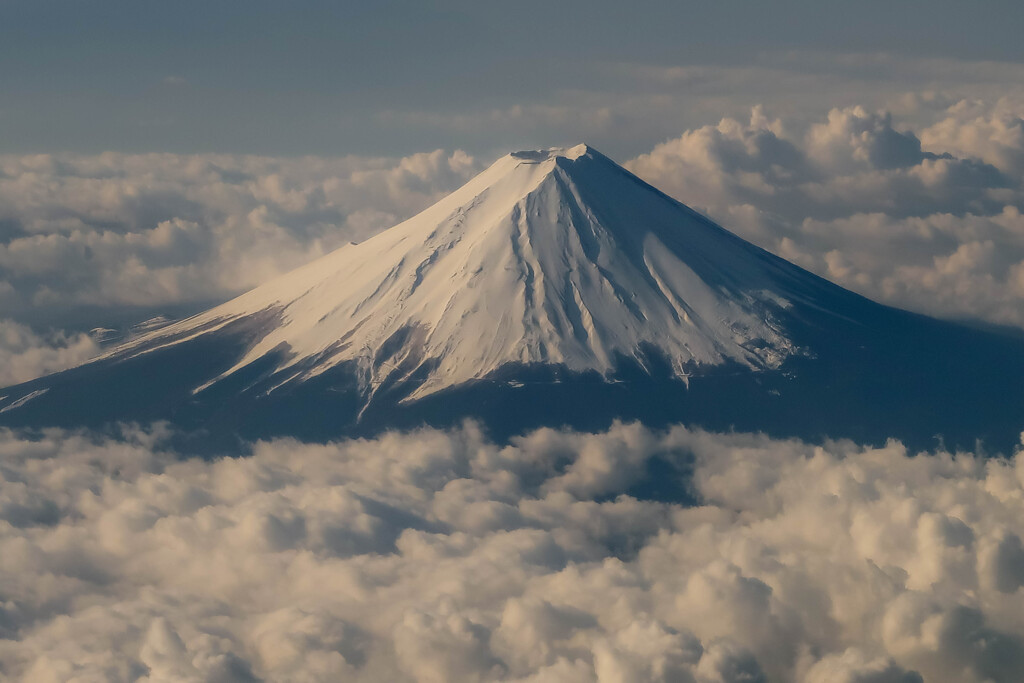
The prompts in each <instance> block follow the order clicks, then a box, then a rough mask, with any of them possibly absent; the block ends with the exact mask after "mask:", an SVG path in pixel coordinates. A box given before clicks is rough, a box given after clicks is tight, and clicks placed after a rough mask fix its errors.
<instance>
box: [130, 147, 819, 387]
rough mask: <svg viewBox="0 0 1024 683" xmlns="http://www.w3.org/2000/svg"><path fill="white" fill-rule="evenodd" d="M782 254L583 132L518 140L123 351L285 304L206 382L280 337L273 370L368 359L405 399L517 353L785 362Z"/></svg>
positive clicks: (370, 381) (374, 380)
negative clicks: (293, 266) (438, 192)
mask: <svg viewBox="0 0 1024 683" xmlns="http://www.w3.org/2000/svg"><path fill="white" fill-rule="evenodd" d="M785 265H788V264H785ZM785 265H784V264H783V262H780V261H779V260H778V259H775V258H774V257H771V256H769V255H767V254H766V253H765V252H763V251H761V250H760V249H757V248H756V247H753V246H751V245H749V244H747V243H746V242H743V241H741V240H739V239H738V238H736V237H735V236H733V235H732V234H730V233H728V232H726V231H724V230H723V229H721V228H719V227H717V226H715V225H714V224H712V223H710V222H709V221H707V220H706V219H703V218H702V217H700V216H698V215H697V214H695V213H694V212H692V211H691V210H689V209H687V208H686V207H684V206H683V205H681V204H679V203H678V202H676V201H674V200H672V199H670V198H668V197H666V196H665V195H663V194H662V193H660V192H658V191H657V190H655V189H654V188H652V187H650V186H648V185H646V184H645V183H643V182H642V181H640V180H638V179H637V178H635V177H634V176H632V175H631V174H629V173H628V172H627V171H625V170H624V169H622V168H621V167H619V166H618V165H616V164H615V163H614V162H612V161H610V160H609V159H607V158H606V157H604V156H603V155H601V154H600V153H598V152H597V151H595V150H594V149H592V148H590V147H587V146H586V145H579V146H576V147H573V148H571V149H551V150H544V151H536V152H517V153H513V154H510V155H508V156H506V157H504V158H502V159H500V160H498V161H497V162H496V163H495V164H494V165H493V166H491V167H490V168H489V169H487V170H486V171H484V172H483V173H481V174H480V175H479V176H477V177H476V178H474V179H473V180H472V181H470V182H469V183H468V184H466V185H465V186H464V187H462V188H461V189H459V190H458V191H456V192H454V193H453V194H451V195H449V196H448V197H446V198H445V199H443V200H442V201H440V202H438V203H437V204H435V205H434V206H432V207H430V208H429V209H427V210H425V211H423V212H422V213H420V214H419V215H417V216H415V217H413V218H411V219H409V220H407V221H405V222H404V223H401V224H399V225H397V226H395V227H394V228H391V229H390V230H386V231H384V232H382V233H380V234H379V235H377V236H375V237H373V238H371V239H368V240H366V241H365V242H362V243H360V244H350V245H347V246H345V247H342V248H340V249H338V250H337V251H335V252H333V253H331V254H329V255H327V256H324V257H323V258H320V259H318V260H316V261H314V262H312V263H310V264H308V265H306V266H305V267H302V268H299V269H298V270H295V271H293V272H291V273H288V274H287V275H284V276H283V277H280V278H278V279H276V280H274V281H272V282H268V283H267V284H265V285H263V286H261V287H258V288H257V289H255V290H253V291H251V292H249V293H247V294H244V295H242V296H240V297H238V298H237V299H234V300H232V301H229V302H227V303H225V304H224V305H222V306H218V307H216V308H214V309H212V310H210V311H208V312H206V313H203V314H201V315H199V316H195V317H193V318H190V319H188V320H184V321H182V322H180V323H178V324H175V325H171V326H169V327H165V328H162V329H161V330H159V331H157V332H156V333H154V334H151V335H148V336H144V337H142V338H139V339H136V340H135V341H134V342H133V343H132V344H130V345H129V346H128V347H123V348H120V349H117V350H116V351H114V352H113V354H114V355H116V356H123V355H126V354H127V355H131V354H132V353H139V352H143V350H145V352H151V351H152V350H154V349H156V348H160V347H161V346H165V345H166V344H176V343H181V342H182V341H184V340H187V339H189V338H192V337H194V336H195V335H198V334H210V333H213V332H215V331H216V330H217V329H218V328H219V327H221V326H223V325H225V324H227V323H229V322H230V321H232V320H237V319H239V318H244V317H246V316H252V315H254V314H257V313H261V312H276V313H277V315H276V316H275V317H274V320H275V321H276V322H275V324H274V325H271V326H269V327H268V328H265V329H263V330H261V332H260V334H261V336H260V338H258V339H257V340H256V341H255V343H254V344H253V345H252V347H251V348H250V349H249V350H248V352H247V353H245V354H244V356H243V357H242V358H240V359H239V360H238V362H237V363H236V364H235V366H234V367H232V368H231V369H230V370H228V371H227V372H226V373H224V374H223V375H221V376H219V377H215V378H211V379H210V380H209V382H207V383H205V384H203V385H200V386H198V387H196V389H195V390H196V392H201V391H203V390H204V389H206V388H207V387H209V386H212V385H213V384H215V383H216V382H218V381H220V380H222V379H224V378H225V377H227V376H230V375H231V374H232V373H234V372H236V371H237V370H239V369H241V368H243V367H245V366H246V365H248V364H250V363H252V362H253V361H256V360H258V359H260V358H262V357H265V356H267V355H268V354H270V353H272V352H273V354H274V358H275V359H276V360H275V361H274V364H275V366H276V367H275V370H287V369H288V368H294V372H293V373H288V372H285V373H283V375H282V377H283V379H282V382H283V383H290V382H296V381H303V380H305V379H309V378H310V377H313V376H316V375H318V374H320V373H322V372H323V371H325V370H327V369H329V368H331V367H333V366H335V365H337V364H339V363H341V362H344V361H355V362H356V363H357V364H358V368H359V376H360V383H361V384H362V386H363V388H364V391H366V393H367V396H368V397H370V396H372V394H373V392H374V391H375V389H376V388H377V387H379V386H380V385H381V384H382V383H384V382H394V381H395V380H401V379H402V378H404V377H407V376H410V375H413V374H414V373H416V375H417V377H418V378H419V379H420V380H422V383H420V384H418V386H417V388H416V389H415V390H414V391H413V392H412V393H411V394H410V395H409V396H408V399H407V400H413V399H417V398H421V397H424V396H426V395H429V394H431V393H434V392H437V391H438V390H441V389H444V388H447V387H451V386H454V385H458V384H461V383H464V382H467V381H469V380H472V379H479V378H483V377H486V376H487V375H489V374H490V373H492V372H494V371H495V370H497V369H498V368H500V367H502V366H504V365H506V364H509V363H520V364H553V365H562V366H564V367H566V368H567V369H569V370H572V371H586V370H595V371H598V372H600V373H605V374H606V373H609V372H611V371H612V370H613V369H614V368H615V366H616V362H617V359H620V358H636V359H639V360H641V362H642V359H643V358H644V356H645V352H644V350H645V349H650V348H654V349H656V350H657V351H658V352H660V354H662V355H663V356H664V357H666V358H667V359H669V361H670V363H671V366H672V370H673V372H674V373H675V374H676V375H677V376H678V377H680V378H684V379H685V378H686V377H687V375H688V374H689V373H691V372H693V371H694V370H696V369H699V368H700V367H702V366H713V365H719V364H722V363H724V362H726V361H732V362H735V363H739V364H741V365H743V366H747V367H750V368H755V369H760V368H766V367H777V366H778V365H779V364H780V363H781V362H782V361H783V360H784V359H785V358H786V357H787V356H789V355H791V354H793V353H794V352H799V349H797V348H795V346H794V344H793V342H792V341H791V340H790V339H788V338H787V336H786V334H785V332H784V331H782V330H780V329H778V328H777V326H776V325H775V324H774V323H773V311H777V310H779V309H780V308H785V307H786V306H788V305H789V301H790V299H791V298H792V297H794V296H796V294H795V293H794V292H795V289H794V288H792V287H791V286H790V280H791V279H792V278H793V276H794V271H795V269H792V270H790V269H787V268H786V267H785ZM282 350H285V351H286V353H284V354H282V353H281V351H282Z"/></svg>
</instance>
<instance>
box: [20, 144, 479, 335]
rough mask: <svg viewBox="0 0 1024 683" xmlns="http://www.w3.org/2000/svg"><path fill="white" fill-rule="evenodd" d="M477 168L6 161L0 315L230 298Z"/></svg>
mask: <svg viewBox="0 0 1024 683" xmlns="http://www.w3.org/2000/svg"><path fill="white" fill-rule="evenodd" d="M477 170H479V168H478V167H477V164H476V162H475V161H474V160H473V159H472V158H471V157H469V156H468V155H466V154H465V153H463V152H459V151H456V152H452V153H445V152H441V151H435V152H430V153H423V154H415V155H412V156H409V157H405V158H401V159H385V158H381V159H377V158H366V157H344V158H337V159H320V158H296V159H275V158H264V157H251V156H232V155H194V156H189V155H173V154H147V155H124V154H113V153H108V154H101V155H98V156H84V157H83V156H68V155H64V156H62V155H36V156H21V157H19V156H2V157H0V314H3V315H6V316H7V317H15V318H17V319H19V320H22V321H23V320H24V319H25V318H31V317H32V316H33V315H38V314H39V311H40V309H43V310H45V309H48V308H50V309H56V310H65V309H67V308H68V307H70V306H83V305H88V306H97V307H116V306H126V305H129V306H153V305H161V304H174V303H182V302H206V301H216V300H225V299H227V298H230V297H231V296H233V295H235V294H237V293H239V292H242V291H245V290H247V289H250V288H252V287H254V286H255V285H257V284H261V283H262V282H265V281H266V280H268V279H270V278H272V277H273V276H275V275H278V274H280V273H283V272H286V271H288V270H290V269H292V268H295V267H297V266H299V265H302V264H303V263H306V262H307V261H309V260H311V259H313V258H316V257H317V256H320V255H322V254H324V253H326V252H328V251H330V250H333V249H335V248H337V247H339V246H341V245H343V244H345V243H346V242H349V241H353V240H361V239H364V238H366V237H367V236H369V235H372V234H374V233H375V232H377V231H379V230H381V229H383V228H386V227H390V226H391V225H393V224H394V223H396V222H398V221H399V220H401V219H403V218H405V217H407V216H409V215H411V214H413V213H415V212H417V211H418V210H420V209H422V208H424V207H426V206H427V205H429V204H430V203H432V202H433V201H435V200H437V199H439V198H440V197H441V196H443V195H444V194H447V193H448V192H449V191H450V190H452V189H454V188H455V187H457V186H458V185H460V184H461V183H462V182H464V181H465V180H466V179H468V178H469V177H470V176H472V175H473V174H474V173H475V172H476V171H477Z"/></svg>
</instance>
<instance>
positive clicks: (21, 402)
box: [0, 388, 49, 413]
mask: <svg viewBox="0 0 1024 683" xmlns="http://www.w3.org/2000/svg"><path fill="white" fill-rule="evenodd" d="M47 391H49V388H46V389H36V390H35V391H33V392H31V393H28V394H25V395H24V396H22V397H21V398H19V399H18V400H16V401H12V402H11V404H10V405H8V406H4V407H3V408H0V413H6V412H7V411H9V410H14V409H15V408H20V407H21V406H23V405H25V404H26V403H28V402H29V401H31V400H32V399H34V398H39V397H40V396H42V395H43V394H45V393H46V392H47ZM5 398H7V397H6V396H0V401H2V400H3V399H5Z"/></svg>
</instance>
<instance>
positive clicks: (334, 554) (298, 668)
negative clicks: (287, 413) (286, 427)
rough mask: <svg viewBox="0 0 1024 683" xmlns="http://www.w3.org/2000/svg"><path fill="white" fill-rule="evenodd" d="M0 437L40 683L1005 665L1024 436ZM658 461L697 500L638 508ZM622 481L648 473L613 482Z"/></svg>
mask: <svg viewBox="0 0 1024 683" xmlns="http://www.w3.org/2000/svg"><path fill="white" fill-rule="evenodd" d="M167 437H168V433H167V432H166V431H165V430H164V429H163V428H160V427H155V428H150V429H137V428H132V429H127V428H126V429H125V431H124V433H123V434H121V435H118V436H117V437H111V436H104V437H101V436H97V435H91V434H85V433H73V432H61V431H50V432H46V433H43V434H36V435H31V436H30V435H19V434H16V433H12V432H2V433H0V455H2V458H0V586H3V588H2V592H0V634H2V638H0V670H2V671H3V672H4V675H5V677H7V678H10V679H11V680H24V681H34V682H43V681H68V680H96V681H108V680H109V681H121V680H143V681H168V680H215V681H256V680H260V681H328V680H339V679H345V680H357V681H358V680H363V681H381V680H387V681H421V682H433V681H537V682H539V681H552V682H553V681H580V682H583V681H601V682H609V681H692V682H694V683H712V682H715V683H725V682H736V683H738V682H740V681H743V682H752V681H770V680H792V681H801V682H804V683H817V682H819V681H830V682H831V681H842V682H848V683H853V682H858V683H868V682H871V683H883V682H884V683H889V682H892V683H919V682H920V681H922V680H927V681H936V682H939V683H941V682H944V681H950V682H952V681H956V682H958V683H959V682H962V681H978V682H980V681H1012V680H1015V679H1016V677H1017V672H1019V671H1020V668H1021V666H1024V640H1022V639H1024V620H1022V619H1021V616H1020V615H1021V614H1024V609H1022V608H1024V591H1022V590H1021V587H1022V585H1024V571H1022V570H1021V567H1022V566H1024V545H1022V542H1021V537H1022V535H1024V521H1022V520H1024V514H1022V513H1024V509H1022V506H1024V452H1022V453H1018V454H1017V455H1015V456H1014V457H1011V458H1006V459H986V458H984V457H981V456H976V455H972V454H969V453H958V454H955V455H954V454H949V453H942V452H940V453H935V454H928V455H921V456H917V457H908V454H907V453H906V451H905V449H903V447H902V446H900V445H899V444H897V443H890V444H888V445H887V446H885V447H883V448H864V447H860V446H857V445H856V444H853V443H850V442H837V443H829V444H825V445H824V446H813V445H808V444H804V443H802V442H799V441H778V440H771V439H769V438H767V437H763V436H757V435H744V434H730V435H720V434H711V433H706V432H701V431H691V430H688V429H685V428H682V427H677V428H673V429H671V430H669V431H667V432H652V431H649V430H647V429H645V428H643V427H641V426H638V425H615V426H613V427H612V428H611V429H610V430H609V431H607V432H605V433H601V434H578V433H571V432H558V431H553V430H540V431H537V432H534V433H532V434H528V435H526V436H524V437H521V438H518V439H516V440H514V441H513V442H512V443H511V444H509V445H506V446H500V445H496V444H494V443H492V442H490V441H488V440H487V439H486V438H485V437H483V436H482V435H481V433H480V432H479V430H478V429H476V428H475V427H474V426H473V425H466V426H465V427H464V428H462V429H460V430H455V431H451V432H441V431H433V430H425V431H420V432H415V433H411V434H387V435H384V436H382V437H380V438H378V439H376V440H357V441H345V442H339V443H330V444H322V445H316V444H304V443H299V442H296V441H294V440H290V439H281V440H275V441H271V442H262V443H258V444H256V445H255V446H254V447H253V453H252V455H251V456H250V457H245V458H237V459H231V458H226V459H218V460H212V461H204V460H199V459H194V458H188V457H186V456H187V454H179V453H174V452H171V451H170V450H169V449H168V448H167V446H166V444H167V443H168V439H167ZM654 460H657V461H658V462H660V463H661V469H659V470H658V471H659V472H660V474H659V475H658V476H660V477H663V476H665V475H664V471H665V465H666V463H668V464H669V465H670V467H669V470H674V471H675V472H676V474H677V476H678V480H679V481H678V483H677V484H678V487H679V491H680V500H684V499H685V500H690V501H696V502H695V503H692V502H691V503H685V502H673V501H671V500H645V499H644V498H643V496H642V495H640V494H639V493H638V494H637V496H631V495H626V493H624V491H627V490H629V491H634V492H639V491H642V490H643V486H642V483H643V479H644V477H645V476H650V475H646V474H645V472H648V471H649V465H650V464H651V462H652V461H654ZM613 471H614V472H620V473H632V475H631V478H630V479H629V481H623V480H622V479H621V478H620V477H618V475H616V476H615V477H609V476H608V473H609V472H613Z"/></svg>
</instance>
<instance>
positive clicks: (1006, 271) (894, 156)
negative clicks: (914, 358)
mask: <svg viewBox="0 0 1024 683" xmlns="http://www.w3.org/2000/svg"><path fill="white" fill-rule="evenodd" d="M934 104H935V102H930V103H921V102H917V103H911V104H908V106H911V105H913V106H916V107H917V108H921V107H922V106H926V105H927V106H934ZM1022 112H1024V109H1021V108H1020V107H1015V106H1013V105H1011V103H1010V102H1009V101H1007V100H999V101H997V102H996V103H994V104H986V103H984V102H970V101H958V102H955V103H952V104H950V105H949V106H946V107H941V108H940V109H939V111H938V115H937V116H936V117H935V120H934V121H933V122H932V123H931V124H930V125H928V126H927V127H924V128H923V129H922V130H919V131H917V132H915V131H912V130H903V129H901V128H899V127H898V126H897V124H896V123H894V121H893V117H892V115H891V114H889V113H887V112H872V111H867V110H865V109H864V108H862V107H848V108H842V109H833V110H832V111H830V112H829V114H828V117H827V120H825V121H822V122H818V123H816V124H814V125H812V126H810V127H809V128H807V129H806V130H801V131H796V132H789V131H787V127H786V125H785V124H784V122H782V121H780V120H777V119H770V118H769V117H767V116H766V115H765V113H764V111H763V110H762V109H761V108H759V107H758V108H755V109H754V110H753V113H752V115H751V118H750V121H749V123H744V122H740V121H737V120H734V119H723V120H722V121H720V122H719V123H718V124H717V125H714V126H704V127H702V128H698V129H695V130H691V131H687V132H686V133H684V134H683V135H682V136H680V137H678V138H675V139H673V140H670V141H668V142H665V143H663V144H661V145H659V146H657V147H655V148H654V150H652V151H651V152H650V153H649V154H645V155H641V156H640V157H638V158H637V159H634V160H633V161H631V162H629V164H628V166H629V167H630V169H631V170H633V171H634V172H636V173H638V174H639V175H641V176H642V177H644V178H646V179H648V180H650V181H651V182H652V183H653V184H655V185H657V186H658V187H661V188H663V189H665V190H666V191H667V192H669V193H670V194H672V195H674V196H676V197H678V198H679V199H681V200H682V201H684V202H687V203H690V204H692V205H693V206H695V207H699V208H701V209H702V210H704V211H706V212H707V213H708V214H709V215H711V216H712V217H713V218H715V219H716V220H718V221H719V222H721V223H722V224H723V225H725V226H727V227H729V228H730V229H732V230H734V231H736V232H738V233H740V234H742V235H743V236H745V237H747V238H748V239H751V240H753V241H755V242H757V243H758V244H760V245H761V246H764V247H765V248H767V249H769V250H771V251H773V252H775V253H777V254H779V255H781V256H783V257H785V258H787V259H790V260H792V261H794V262H796V263H798V264H800V265H802V266H804V267H806V268H809V269H810V270H812V271H814V272H817V273H819V274H821V275H823V276H825V277H827V278H828V279H831V280H833V281H835V282H837V283H839V284H841V285H843V286H845V287H848V288H851V289H853V290H855V291H858V292H860V293H863V294H865V295H867V296H869V297H871V298H874V299H876V300H879V301H882V302H885V303H889V304H894V305H897V306H901V307H905V308H910V309H912V310H916V311H921V312H925V313H929V314H932V315H938V316H942V317H963V318H981V319H984V320H987V321H989V322H996V323H1003V324H1010V325H1017V326H1022V325H1024V218H1022V217H1021V208H1022V206H1024V185H1022V178H1024V119H1022V118H1021V114H1022Z"/></svg>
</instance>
